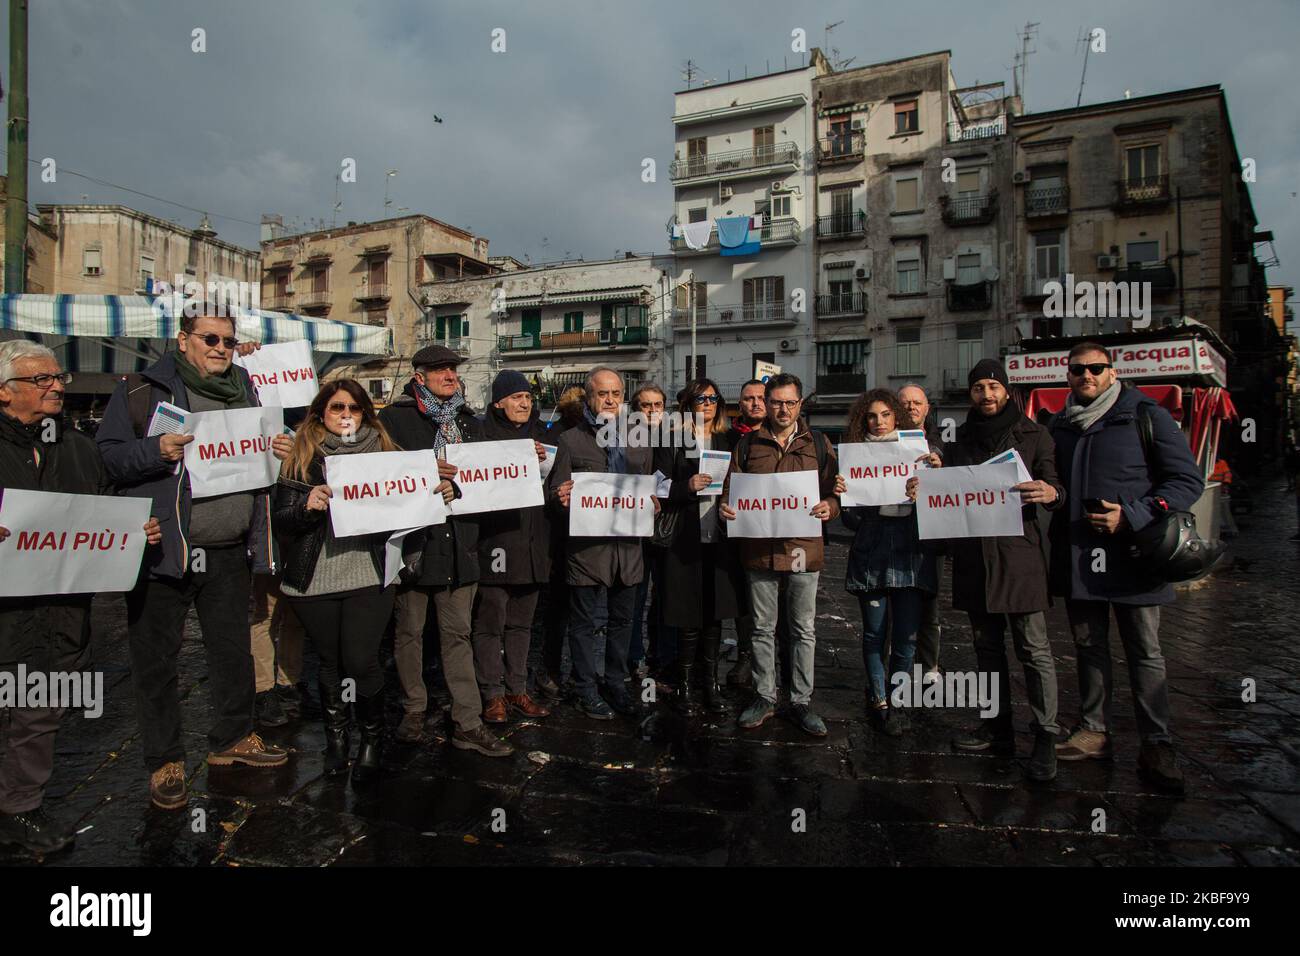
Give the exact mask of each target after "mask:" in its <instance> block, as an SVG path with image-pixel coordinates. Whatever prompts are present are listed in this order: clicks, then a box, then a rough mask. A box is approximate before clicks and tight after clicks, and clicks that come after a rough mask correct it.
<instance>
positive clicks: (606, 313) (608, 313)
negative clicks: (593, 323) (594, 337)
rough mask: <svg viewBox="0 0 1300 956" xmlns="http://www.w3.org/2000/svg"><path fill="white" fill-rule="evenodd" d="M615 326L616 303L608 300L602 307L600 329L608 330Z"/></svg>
mask: <svg viewBox="0 0 1300 956" xmlns="http://www.w3.org/2000/svg"><path fill="white" fill-rule="evenodd" d="M613 327H614V305H613V303H611V302H606V303H604V304H603V305H601V307H600V330H601V331H602V332H608V331H609V330H610V329H612V328H613Z"/></svg>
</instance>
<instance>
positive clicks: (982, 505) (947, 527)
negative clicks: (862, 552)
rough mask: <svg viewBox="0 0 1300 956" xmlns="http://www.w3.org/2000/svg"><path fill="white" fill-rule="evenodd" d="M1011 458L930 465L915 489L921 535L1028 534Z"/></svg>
mask: <svg viewBox="0 0 1300 956" xmlns="http://www.w3.org/2000/svg"><path fill="white" fill-rule="evenodd" d="M1017 481H1018V479H1017V476H1016V464H1015V462H1013V461H1006V462H1002V463H1001V464H997V465H962V466H958V467H954V468H927V469H925V470H924V471H922V472H921V474H920V477H919V479H918V482H917V489H916V521H917V528H918V529H919V531H920V537H921V539H922V540H928V539H930V538H1005V537H1014V536H1017V535H1021V534H1024V531H1025V529H1024V523H1023V521H1022V520H1021V513H1020V506H1021V503H1022V502H1021V500H1020V492H1018V491H1012V490H1011V489H1012V488H1013V487H1014V486H1015V484H1016V483H1017Z"/></svg>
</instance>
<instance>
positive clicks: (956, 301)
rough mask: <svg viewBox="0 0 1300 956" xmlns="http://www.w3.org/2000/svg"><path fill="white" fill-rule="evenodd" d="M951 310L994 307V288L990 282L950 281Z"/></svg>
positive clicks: (977, 309) (969, 310) (949, 300)
mask: <svg viewBox="0 0 1300 956" xmlns="http://www.w3.org/2000/svg"><path fill="white" fill-rule="evenodd" d="M947 293H948V311H949V312H982V311H984V310H985V309H991V308H993V289H992V283H990V282H982V281H981V282H972V283H970V284H969V285H958V284H957V283H955V282H950V283H948V290H947Z"/></svg>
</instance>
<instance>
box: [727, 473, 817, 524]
mask: <svg viewBox="0 0 1300 956" xmlns="http://www.w3.org/2000/svg"><path fill="white" fill-rule="evenodd" d="M819 501H821V489H820V487H819V486H818V483H817V472H815V471H784V472H780V473H778V474H775V475H746V474H744V473H742V472H737V473H736V474H734V475H732V476H731V500H730V501H728V502H727V503H728V504H729V505H730V506H731V509H732V510H733V511H734V512H736V517H735V519H734V520H733V521H731V523H730V524H729V525H728V527H727V537H729V538H819V537H821V533H822V523H821V520H820V519H818V518H814V517H813V516H812V515H811V514H810V512H811V511H812V509H813V508H814V507H816V505H817V502H819Z"/></svg>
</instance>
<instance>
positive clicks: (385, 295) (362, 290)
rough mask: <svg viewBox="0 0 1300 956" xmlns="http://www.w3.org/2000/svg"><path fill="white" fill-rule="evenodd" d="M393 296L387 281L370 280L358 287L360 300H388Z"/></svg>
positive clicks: (357, 298) (358, 299)
mask: <svg viewBox="0 0 1300 956" xmlns="http://www.w3.org/2000/svg"><path fill="white" fill-rule="evenodd" d="M391 298H392V294H391V293H390V292H389V291H388V283H387V282H370V283H367V284H366V285H363V286H360V287H359V288H358V289H357V294H356V300H357V301H358V302H387V301H388V300H389V299H391Z"/></svg>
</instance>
